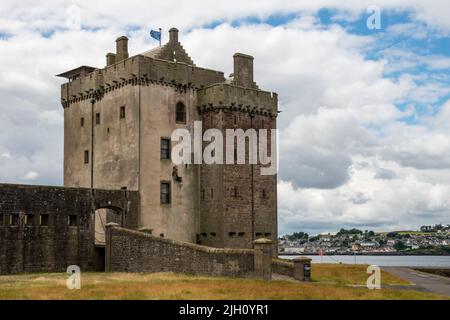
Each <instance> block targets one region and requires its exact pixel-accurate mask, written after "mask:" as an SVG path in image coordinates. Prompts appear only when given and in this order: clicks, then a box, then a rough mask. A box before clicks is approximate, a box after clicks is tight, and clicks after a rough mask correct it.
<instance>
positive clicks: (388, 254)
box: [278, 252, 450, 257]
mask: <svg viewBox="0 0 450 320" xmlns="http://www.w3.org/2000/svg"><path fill="white" fill-rule="evenodd" d="M278 255H279V256H320V254H318V253H309V252H303V253H281V252H279V253H278ZM323 256H349V257H353V256H410V257H411V256H436V257H448V256H450V254H448V253H446V254H435V253H420V254H419V253H402V252H392V253H391V252H379V253H376V252H375V253H373V252H371V253H365V252H358V253H327V254H323Z"/></svg>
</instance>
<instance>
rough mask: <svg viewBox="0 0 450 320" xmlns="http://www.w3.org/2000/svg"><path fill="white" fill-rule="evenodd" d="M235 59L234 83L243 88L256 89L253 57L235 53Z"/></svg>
mask: <svg viewBox="0 0 450 320" xmlns="http://www.w3.org/2000/svg"><path fill="white" fill-rule="evenodd" d="M233 59H234V72H233V74H234V79H233V80H234V83H235V84H236V85H238V86H243V87H251V88H254V87H256V84H255V83H254V82H253V57H252V56H249V55H247V54H243V53H235V54H234V55H233Z"/></svg>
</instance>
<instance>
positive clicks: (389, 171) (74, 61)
mask: <svg viewBox="0 0 450 320" xmlns="http://www.w3.org/2000/svg"><path fill="white" fill-rule="evenodd" d="M378 2H379V3H378V5H379V6H380V7H381V8H382V14H383V12H384V11H383V10H391V9H395V10H410V11H411V13H412V16H413V17H415V18H416V19H419V20H420V22H423V23H426V24H428V28H429V30H427V32H428V33H427V34H429V33H430V32H434V31H436V30H438V31H439V32H438V33H442V34H445V33H448V32H450V22H449V21H450V20H448V19H447V17H448V13H449V12H450V10H449V8H448V4H447V1H427V2H426V3H424V2H422V1H419V0H416V1H410V2H408V4H407V5H406V4H405V3H404V1H400V0H393V1H387V0H380V1H378ZM72 4H75V5H78V6H79V7H80V9H81V22H82V25H83V29H82V30H76V28H75V29H69V28H67V21H68V16H67V8H68V7H69V6H70V5H72ZM371 4H373V3H372V1H345V3H344V2H342V1H325V0H323V1H308V2H306V1H283V3H282V4H280V2H277V1H270V0H258V1H245V2H242V1H234V0H231V1H228V2H223V3H221V2H217V3H215V4H214V8H212V7H211V2H210V1H196V2H185V1H183V2H180V1H164V2H162V1H158V2H153V3H149V2H146V3H145V4H144V3H143V2H141V1H139V2H138V1H127V2H123V1H114V0H111V1H109V4H108V5H107V6H105V5H104V4H103V3H100V2H92V1H51V0H44V1H41V2H39V4H37V3H36V2H31V1H28V2H25V3H21V5H18V4H17V2H12V1H2V4H1V10H0V33H3V34H6V36H1V35H0V60H1V61H2V72H1V73H0V96H1V97H2V100H1V101H0V128H1V129H0V132H1V134H0V181H2V182H16V183H17V182H30V181H32V182H33V183H43V184H61V183H62V162H63V154H62V148H63V112H62V108H61V106H60V104H59V85H60V83H61V82H62V80H61V79H57V78H55V76H54V75H55V74H58V73H60V72H63V71H65V70H68V69H71V68H74V67H77V66H79V65H93V66H97V67H101V66H103V65H104V63H105V61H104V60H105V54H106V53H107V52H110V51H114V46H115V42H114V40H115V38H116V37H117V36H119V35H121V34H123V33H125V32H126V33H128V35H129V36H130V52H131V53H132V54H136V53H140V52H142V51H145V50H148V49H149V48H151V47H154V46H155V45H156V42H155V41H153V40H151V39H149V37H148V34H147V33H148V29H149V28H156V27H162V28H163V29H164V30H168V28H169V27H171V26H177V27H179V28H180V31H181V34H180V39H181V41H182V42H183V45H184V47H185V48H186V49H187V51H188V52H189V53H190V54H191V56H192V57H193V59H194V61H195V62H196V64H197V65H199V66H202V67H207V68H213V69H218V70H223V71H225V74H228V73H230V72H231V71H232V55H233V54H234V53H235V52H237V51H240V52H245V53H249V54H252V55H254V56H255V79H256V81H257V83H258V85H259V86H260V87H261V88H262V89H267V90H273V91H277V92H278V93H279V97H280V109H281V110H282V111H283V112H282V113H281V115H280V117H279V127H280V129H281V146H280V148H281V152H282V159H281V170H282V171H281V173H280V178H281V181H280V183H279V215H280V228H281V232H287V231H295V230H318V231H321V230H324V229H325V230H326V229H329V231H333V230H335V229H336V228H339V227H342V226H343V225H353V226H362V227H373V228H387V227H389V228H390V229H395V228H404V227H410V226H411V227H417V224H420V223H422V222H424V223H434V222H439V221H440V220H439V219H444V218H445V217H448V215H449V212H450V208H449V202H448V201H449V200H448V199H450V196H449V192H450V190H449V186H450V182H449V181H450V169H449V168H450V158H449V156H448V155H449V154H450V142H449V138H448V137H449V136H450V132H449V129H448V128H449V126H448V123H449V120H450V102H448V103H446V104H445V105H443V106H442V109H441V111H440V112H439V113H438V114H436V115H433V113H430V115H427V116H426V117H423V116H420V115H419V114H418V113H417V112H416V110H415V109H414V108H415V107H414V103H412V104H411V107H410V108H409V109H407V111H404V112H401V111H399V109H397V108H396V107H395V103H396V102H398V101H403V102H404V101H412V102H416V103H424V104H430V103H437V101H438V100H439V97H441V96H442V95H444V94H445V93H446V92H447V91H448V90H447V87H446V86H445V85H444V84H443V81H442V80H441V79H439V78H427V77H428V75H426V76H425V77H424V78H421V79H418V77H419V76H420V75H413V74H407V73H404V74H403V75H402V76H399V77H397V79H389V78H386V77H385V75H386V73H388V72H393V71H396V72H404V70H406V69H408V68H412V69H414V68H417V66H418V65H426V66H427V67H429V68H433V69H436V70H441V71H443V72H445V71H446V69H448V66H449V62H448V60H449V58H448V57H446V56H436V55H434V56H420V55H418V54H411V53H408V52H407V51H398V50H397V51H395V50H393V49H390V50H385V52H384V55H383V58H382V59H379V60H369V59H367V57H366V53H367V51H368V50H371V49H373V48H374V47H376V46H378V45H379V43H378V41H380V38H379V37H378V36H358V35H352V34H350V33H349V32H348V31H347V30H346V29H344V28H343V27H340V26H339V25H337V24H336V25H332V26H329V27H327V28H325V27H324V26H321V25H320V24H319V21H318V19H317V16H315V15H314V13H315V12H316V11H317V10H318V9H320V8H322V7H324V6H325V7H331V8H333V7H336V8H340V9H341V11H339V15H340V18H345V17H346V13H348V14H349V16H348V19H349V20H351V19H353V18H354V17H355V15H356V14H357V13H362V12H365V8H366V7H367V6H368V5H371ZM143 12H144V13H145V14H143ZM167 13H170V14H167ZM284 13H294V16H295V15H298V17H297V18H295V19H294V20H291V21H289V22H288V23H287V24H285V25H282V26H278V27H273V26H270V25H267V24H251V23H247V24H241V25H240V26H238V27H233V26H232V25H231V24H230V23H226V22H230V21H234V20H238V19H240V18H245V17H249V16H253V17H259V18H266V17H268V16H270V15H273V14H284ZM217 21H225V23H221V24H219V25H218V26H217V27H215V28H214V29H206V28H200V26H202V25H204V24H210V23H213V22H217ZM50 31H53V33H52V32H50ZM417 31H418V30H417V28H416V26H415V25H414V24H408V25H401V26H398V27H396V28H393V29H392V30H390V32H392V33H395V32H397V33H401V32H404V33H406V32H409V34H411V35H413V36H414V37H416V38H418V39H423V34H419V33H417ZM44 32H49V33H48V34H47V37H44V36H42V34H41V33H44ZM164 39H167V35H166V34H164V38H163V40H164ZM430 77H431V76H430ZM428 80H430V81H428ZM414 114H415V115H416V116H417V119H416V120H417V123H416V124H414V125H408V124H405V123H403V122H399V121H398V120H399V119H401V118H402V117H405V116H409V115H414ZM287 155H289V157H288V156H287ZM442 222H445V221H442ZM293 228H296V229H295V230H294V229H293Z"/></svg>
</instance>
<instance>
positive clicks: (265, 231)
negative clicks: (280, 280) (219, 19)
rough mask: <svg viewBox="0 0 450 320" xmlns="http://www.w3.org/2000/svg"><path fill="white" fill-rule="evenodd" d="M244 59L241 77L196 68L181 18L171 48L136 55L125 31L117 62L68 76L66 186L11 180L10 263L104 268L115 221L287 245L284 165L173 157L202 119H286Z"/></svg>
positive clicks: (112, 56) (218, 241) (237, 245)
mask: <svg viewBox="0 0 450 320" xmlns="http://www.w3.org/2000/svg"><path fill="white" fill-rule="evenodd" d="M233 59H234V70H233V73H232V74H231V75H230V77H229V78H225V77H224V74H223V72H220V71H215V70H209V69H205V68H201V67H198V66H196V65H195V64H194V62H193V60H192V59H191V57H190V56H189V55H188V54H187V52H186V51H185V49H184V48H183V46H182V45H181V44H180V42H179V40H178V30H177V29H175V28H172V29H170V31H169V41H168V42H167V43H166V44H165V45H163V46H160V47H157V48H155V49H153V50H150V51H147V52H144V53H142V54H138V55H135V56H131V57H130V56H129V53H128V39H127V38H126V37H123V36H122V37H120V38H118V39H117V40H116V52H115V53H108V54H107V55H106V66H105V67H103V68H94V67H89V66H81V67H78V68H76V69H73V70H70V71H67V72H64V73H62V74H59V75H58V76H59V77H64V78H66V79H68V82H67V83H64V84H62V86H61V103H62V106H63V109H64V187H62V188H61V187H60V188H58V187H55V188H53V187H33V186H15V185H0V191H1V192H0V214H1V216H0V240H4V241H2V245H0V255H1V257H2V262H0V273H5V272H6V273H9V272H17V271H21V270H22V271H24V270H25V271H40V270H60V269H62V268H63V267H64V266H65V265H67V264H69V263H76V264H79V265H82V266H86V267H85V268H87V269H97V270H99V269H102V268H103V266H102V261H103V260H102V259H104V253H103V254H102V253H101V248H102V246H103V247H104V246H105V242H107V241H106V240H105V225H106V224H108V223H110V222H116V223H118V224H119V225H120V226H122V227H126V228H128V229H133V230H137V231H141V232H144V233H146V234H149V235H151V236H153V237H158V238H165V239H171V240H174V241H179V242H183V243H193V244H202V245H204V246H209V247H216V248H233V249H243V250H246V249H252V248H253V247H254V241H255V240H256V239H259V238H266V239H271V240H273V242H272V252H273V253H275V254H276V250H277V245H276V240H277V178H276V175H261V173H260V170H261V167H262V165H261V164H260V163H256V164H251V163H246V164H182V165H175V164H174V162H173V161H172V159H171V156H172V155H171V149H172V148H173V147H174V144H175V143H174V142H173V141H172V140H171V134H172V132H173V131H174V130H176V129H180V128H182V129H186V130H188V131H189V132H190V133H191V134H192V135H194V123H195V122H196V121H201V122H202V130H203V132H204V131H206V130H208V129H210V128H217V129H219V130H221V131H222V132H224V133H225V130H226V129H230V128H231V129H233V128H234V129H236V128H240V129H243V130H244V131H245V130H247V129H250V128H253V129H275V128H276V119H277V113H278V101H277V94H276V93H272V92H267V91H262V90H260V89H259V88H258V86H257V84H256V83H255V81H254V79H253V57H251V56H249V55H245V54H241V53H236V54H235V55H234V56H233ZM269 138H273V139H274V137H271V136H270V137H269ZM269 143H270V142H269ZM203 147H205V144H204V145H203ZM248 156H249V155H248V152H246V158H248ZM106 229H107V228H106ZM106 233H107V232H106ZM99 250H100V251H99ZM202 250H203V249H202ZM244 253H245V252H244ZM247 253H248V252H247ZM107 254H108V253H107ZM244 255H245V254H244ZM214 263H215V262H214ZM93 266H95V267H93Z"/></svg>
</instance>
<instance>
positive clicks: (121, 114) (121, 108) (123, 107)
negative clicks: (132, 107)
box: [120, 106, 125, 119]
mask: <svg viewBox="0 0 450 320" xmlns="http://www.w3.org/2000/svg"><path fill="white" fill-rule="evenodd" d="M120 119H125V106H122V107H120Z"/></svg>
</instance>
